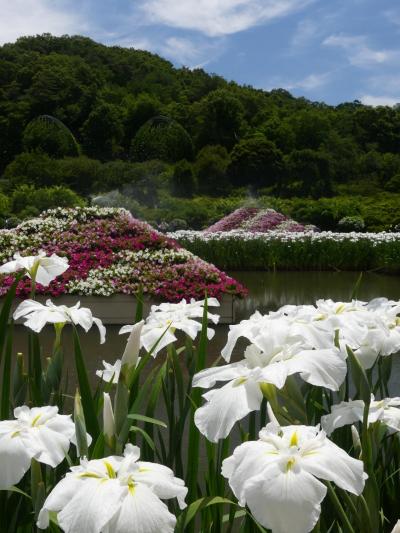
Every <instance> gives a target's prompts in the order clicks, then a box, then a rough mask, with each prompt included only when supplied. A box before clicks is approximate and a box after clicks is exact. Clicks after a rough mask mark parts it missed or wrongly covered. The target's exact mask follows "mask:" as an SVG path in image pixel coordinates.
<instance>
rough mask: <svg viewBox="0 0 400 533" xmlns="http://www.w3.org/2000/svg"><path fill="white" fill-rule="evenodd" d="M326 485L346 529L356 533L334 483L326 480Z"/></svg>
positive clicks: (350, 532)
mask: <svg viewBox="0 0 400 533" xmlns="http://www.w3.org/2000/svg"><path fill="white" fill-rule="evenodd" d="M326 486H327V487H328V494H329V497H330V499H331V501H332V503H333V505H334V507H335V509H336V511H337V513H338V515H339V516H340V520H341V522H342V524H343V526H344V529H345V531H348V532H349V533H355V531H354V529H353V526H352V525H351V524H350V521H349V518H348V516H347V514H346V511H345V510H344V509H343V506H342V504H341V503H340V500H339V498H338V497H337V494H336V492H335V490H334V488H333V487H332V484H331V483H330V482H329V481H327V482H326Z"/></svg>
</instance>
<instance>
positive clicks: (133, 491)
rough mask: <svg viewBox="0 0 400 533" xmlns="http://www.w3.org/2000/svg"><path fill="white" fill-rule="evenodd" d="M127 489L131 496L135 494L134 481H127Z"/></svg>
mask: <svg viewBox="0 0 400 533" xmlns="http://www.w3.org/2000/svg"><path fill="white" fill-rule="evenodd" d="M128 490H129V494H130V495H131V496H134V494H135V490H136V483H134V482H133V481H129V483H128Z"/></svg>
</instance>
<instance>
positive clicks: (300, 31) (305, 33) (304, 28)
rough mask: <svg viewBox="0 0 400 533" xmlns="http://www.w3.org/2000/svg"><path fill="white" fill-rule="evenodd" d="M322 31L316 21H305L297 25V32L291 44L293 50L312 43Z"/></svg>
mask: <svg viewBox="0 0 400 533" xmlns="http://www.w3.org/2000/svg"><path fill="white" fill-rule="evenodd" d="M320 31H321V27H320V26H319V25H318V24H317V22H316V21H314V20H310V19H305V20H301V21H300V22H299V23H298V24H297V28H296V31H295V32H294V34H293V37H292V40H291V42H290V44H291V46H292V47H293V48H300V47H303V46H305V45H307V44H308V43H309V42H310V41H312V40H313V39H314V38H315V37H316V36H317V35H318V34H319V33H320Z"/></svg>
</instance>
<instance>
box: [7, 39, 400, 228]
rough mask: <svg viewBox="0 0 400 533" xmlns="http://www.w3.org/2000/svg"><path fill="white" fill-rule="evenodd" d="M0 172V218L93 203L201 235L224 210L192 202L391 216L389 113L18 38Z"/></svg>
mask: <svg viewBox="0 0 400 533" xmlns="http://www.w3.org/2000/svg"><path fill="white" fill-rule="evenodd" d="M0 175H1V191H2V193H1V196H0V216H2V217H3V219H4V218H6V217H7V216H9V215H10V214H11V213H12V214H14V215H17V216H18V217H20V218H23V217H25V216H29V215H34V214H36V212H38V211H40V210H41V209H43V208H47V207H53V206H55V205H71V204H73V205H75V204H79V203H83V202H86V201H88V199H89V198H90V197H92V198H93V197H96V198H97V200H95V201H97V202H99V203H101V202H103V203H107V202H109V203H110V205H115V204H124V206H125V207H128V208H131V209H132V210H133V211H134V212H135V214H136V215H137V216H144V217H146V218H149V217H150V218H154V220H156V221H157V222H159V221H160V220H161V219H162V218H164V219H167V220H171V219H172V218H177V217H178V218H179V217H181V218H182V217H184V216H185V213H186V214H187V216H186V219H188V220H187V221H188V222H189V224H190V225H192V226H202V225H206V224H208V223H210V222H212V218H213V216H215V217H217V216H220V215H221V214H225V212H226V211H227V209H228V207H227V206H225V207H222V208H221V209H220V210H219V211H218V209H217V211H218V212H217V211H215V213H214V211H213V212H212V213H211V211H210V209H209V207H207V206H209V205H211V204H212V205H214V204H215V202H217V203H218V202H219V203H218V205H221V201H219V200H215V202H214V203H213V201H212V200H210V199H208V200H206V199H204V198H203V201H199V198H198V197H199V196H201V197H222V196H223V197H227V196H229V195H230V196H231V197H233V198H234V199H235V200H234V201H232V202H231V203H229V202H228V204H226V205H229V209H230V208H231V207H234V206H236V204H237V203H240V202H239V199H240V198H243V196H245V195H246V194H249V193H250V194H251V195H253V196H261V197H262V198H265V197H268V198H271V197H273V198H275V199H276V198H278V200H275V201H278V202H279V199H282V202H283V203H282V202H281V203H282V205H284V206H286V210H287V211H289V212H290V211H291V209H292V210H293V209H294V207H293V206H299V205H300V207H301V209H303V211H301V209H300V211H301V213H303V214H301V213H300V217H299V214H298V213H297V214H296V213H294V214H295V215H296V218H299V219H300V220H302V219H303V220H304V219H307V218H308V220H304V221H306V222H314V223H315V222H318V217H317V220H316V221H315V220H309V219H310V217H311V215H310V212H311V211H310V209H311V207H312V206H315V205H320V204H321V201H320V200H319V199H320V198H330V197H334V196H335V197H338V198H336V199H335V202H336V204H333V203H332V202H329V201H328V200H323V201H322V204H321V205H323V208H320V211H321V209H325V211H326V210H328V211H329V209H330V208H331V207H330V205H331V204H332V205H336V206H337V205H339V206H340V209H339V211H340V213H339V214H337V213H336V211H335V213H336V215H335V216H336V218H337V217H339V215H343V216H345V215H351V216H354V215H359V216H364V218H365V217H367V218H368V216H371V215H368V214H367V215H365V213H363V212H362V209H364V210H365V205H367V204H368V202H369V204H371V203H372V204H373V203H374V202H373V201H372V202H371V200H372V198H374V199H375V200H376V201H377V202H378V203H379V202H381V205H382V206H383V207H382V209H379V211H380V213H381V216H382V217H384V220H383V219H382V220H380V219H379V214H376V213H375V215H373V217H372V218H373V221H372V222H371V223H369V224H368V221H367V226H368V225H369V227H370V229H371V228H375V229H389V228H390V227H391V226H393V225H394V224H395V223H398V221H397V219H396V216H397V217H398V216H399V215H398V214H396V211H397V209H396V205H397V206H398V202H399V196H398V195H397V194H396V193H398V191H399V187H400V109H398V108H389V107H378V108H372V107H367V106H364V105H362V104H361V103H360V102H358V101H355V102H352V103H344V104H341V105H339V106H336V107H332V106H328V105H326V104H323V103H316V102H310V101H308V100H306V99H304V98H295V97H293V96H292V95H291V94H290V93H288V92H287V91H285V90H281V89H278V90H273V91H270V92H267V91H262V90H256V89H253V88H252V87H248V86H239V85H238V84H236V83H234V82H228V81H226V80H224V79H223V78H221V77H219V76H217V75H213V74H211V75H210V74H208V73H206V72H205V71H203V70H201V69H196V70H189V69H186V68H180V69H176V68H174V67H173V65H172V64H171V63H170V62H168V61H166V60H164V59H162V58H160V57H158V56H157V55H154V54H151V53H149V52H145V51H140V50H134V49H124V48H119V47H106V46H103V45H101V44H98V43H95V42H93V41H92V40H90V39H88V38H86V37H80V36H75V37H69V36H64V37H53V36H51V35H47V34H45V35H42V36H37V37H23V38H20V39H19V40H18V41H17V42H16V43H14V44H6V45H4V46H2V47H0ZM110 191H111V193H110V194H108V195H107V196H104V193H109V192H110ZM99 195H100V198H98V197H99ZM177 197H180V198H181V199H180V200H179V201H178V200H176V201H174V199H176V198H177ZM363 197H369V200H368V201H366V202H363V200H362V198H363ZM291 198H296V200H290V199H291ZM186 199H187V200H186ZM191 199H192V200H191ZM236 200H237V201H236ZM263 201H264V202H265V201H266V200H263ZM271 201H272V203H273V200H271ZM207 202H208V203H207ZM299 202H300V203H299ZM323 202H325V204H324V203H323ZM326 202H328V204H326ZM343 202H344V203H343ZM346 202H347V203H346ZM267 203H268V201H267ZM127 204H129V205H127ZM196 205H197V211H196ZM343 205H349V206H351V207H349V208H348V209H347V210H346V209H344V210H343ZM182 206H184V207H182ZM193 206H194V207H193ZM199 206H200V208H199ZM327 206H328V207H327ZM193 209H194V211H193ZM199 209H200V211H201V210H203V215H201V214H200V215H198V216H197V218H196V219H195V220H194V221H193V220H191V218H190V217H191V216H192V217H193V213H199V212H200V211H199ZM304 210H305V211H304ZM307 210H308V211H307ZM292 214H293V213H292ZM332 216H333V215H332ZM374 217H375V218H374ZM311 218H312V217H311ZM328 218H329V217H328ZM336 222H337V221H336ZM336 222H332V224H335V223H336ZM321 225H322V226H323V225H324V224H323V223H322V224H321Z"/></svg>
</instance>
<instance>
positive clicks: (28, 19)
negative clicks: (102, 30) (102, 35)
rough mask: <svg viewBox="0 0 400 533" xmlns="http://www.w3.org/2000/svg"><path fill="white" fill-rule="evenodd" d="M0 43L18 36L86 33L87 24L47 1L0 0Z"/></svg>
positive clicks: (73, 14)
mask: <svg viewBox="0 0 400 533" xmlns="http://www.w3.org/2000/svg"><path fill="white" fill-rule="evenodd" d="M0 12H1V17H0V44H4V43H9V42H13V41H15V40H16V39H17V38H18V37H21V36H22V35H36V34H40V33H52V34H53V35H63V34H65V33H79V32H82V33H84V32H85V31H86V32H87V29H88V27H87V25H86V24H84V23H83V22H82V21H81V20H80V18H79V17H78V16H77V15H76V14H75V13H73V12H72V11H71V10H67V8H66V7H65V6H64V7H60V2H58V5H57V3H56V2H54V1H51V0H0Z"/></svg>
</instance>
